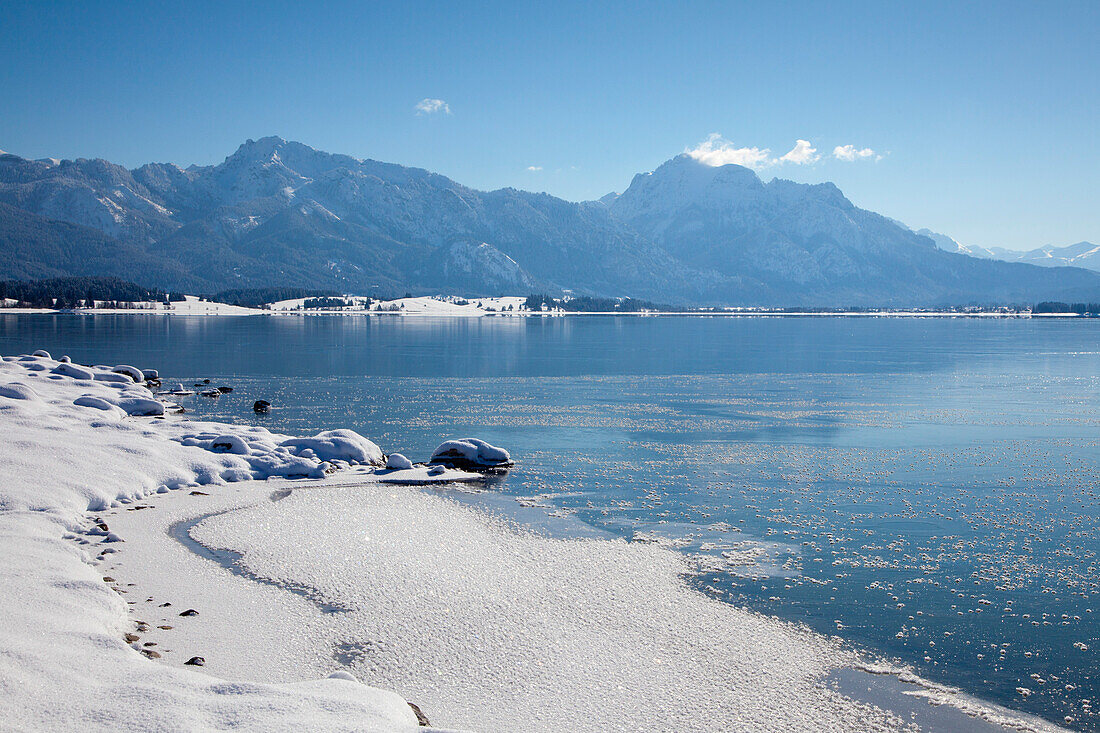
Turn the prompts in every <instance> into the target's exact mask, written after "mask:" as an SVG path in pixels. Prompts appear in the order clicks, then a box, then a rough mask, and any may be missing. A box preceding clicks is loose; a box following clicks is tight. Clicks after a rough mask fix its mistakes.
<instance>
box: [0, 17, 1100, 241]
mask: <svg viewBox="0 0 1100 733" xmlns="http://www.w3.org/2000/svg"><path fill="white" fill-rule="evenodd" d="M161 5H162V4H160V3H149V4H146V3H125V2H94V1H88V2H81V3H66V2H26V3H23V2H9V1H8V0H0V19H2V20H0V149H3V150H7V151H9V152H14V153H17V154H19V155H24V156H27V157H46V156H52V157H63V158H64V157H68V158H73V157H104V158H107V159H110V160H113V161H116V162H120V163H123V164H125V165H129V166H136V165H139V164H141V163H144V162H148V161H154V160H155V161H171V162H175V163H179V164H182V165H187V164H190V163H199V164H207V163H216V162H220V161H221V160H222V159H223V158H224V157H225V156H226V155H228V154H229V153H231V152H232V151H233V150H234V149H236V147H237V145H239V144H240V143H241V142H242V141H244V140H245V139H247V138H257V137H262V136H264V135H269V134H277V135H281V136H283V137H285V138H289V139H294V140H300V141H302V142H305V143H307V144H310V145H313V146H314V147H318V148H321V149H325V150H330V151H333V152H343V153H349V154H351V155H355V156H357V157H370V158H376V159H379V160H386V161H391V162H395V163H402V164H406V165H415V166H420V167H424V168H429V169H431V170H435V171H438V172H440V173H444V174H446V175H448V176H451V177H452V178H455V179H456V180H458V181H460V182H462V183H465V184H467V185H471V186H474V187H477V188H483V189H490V188H499V187H502V186H514V187H517V188H524V189H529V190H537V191H547V192H549V193H552V194H555V195H558V196H562V197H564V198H568V199H572V200H580V199H589V198H596V197H598V196H601V195H603V194H605V193H607V192H608V191H612V190H616V191H621V190H623V189H624V188H625V187H626V186H627V185H629V182H630V179H631V178H632V177H633V175H634V174H635V173H638V172H641V171H647V170H652V169H653V168H655V167H656V166H657V165H659V164H660V163H661V162H662V161H664V160H666V159H668V158H670V157H672V156H674V155H676V154H678V153H681V152H684V151H685V150H688V149H695V150H699V151H701V152H700V154H704V153H705V154H706V155H707V156H708V159H710V160H713V161H714V162H721V161H729V160H739V161H744V162H754V163H755V164H756V165H757V166H758V169H759V172H760V174H761V176H762V177H764V178H765V179H770V178H771V177H773V176H779V177H783V178H791V179H794V180H798V181H806V182H819V181H825V180H831V181H835V182H836V183H837V184H838V185H839V186H840V187H841V188H842V189H843V190H844V191H845V193H847V194H848V197H849V198H851V199H852V200H853V201H854V202H855V203H856V204H858V205H860V206H864V207H866V208H870V209H873V210H876V211H879V212H881V213H883V214H887V215H889V216H893V217H896V218H898V219H901V220H903V221H905V222H907V223H909V224H911V225H913V226H915V227H920V226H927V227H930V228H932V229H935V230H938V231H942V232H945V233H947V234H950V235H952V236H954V237H955V238H956V239H958V240H960V241H962V242H964V243H967V244H976V245H983V246H1007V247H1014V248H1025V247H1026V248H1030V247H1034V246H1039V245H1041V244H1046V243H1055V244H1069V243H1071V242H1076V241H1079V240H1082V239H1090V240H1092V241H1096V242H1100V173H1098V168H1100V140H1098V134H1097V130H1098V127H1100V125H1098V120H1100V84H1098V79H1100V44H1097V42H1096V38H1097V37H1098V36H1100V2H1095V0H1091V1H1087V2H1050V3H1039V2H1036V3H1015V2H989V3H985V2H970V3H936V2H912V3H904V2H873V3H839V2H831V3H824V2H819V3H799V2H778V1H777V2H758V3H752V4H747V3H746V4H740V3H692V2H673V3H647V2H637V3H629V4H626V3H624V4H621V5H616V6H610V5H609V6H607V7H601V6H602V5H604V4H601V3H590V2H582V3H573V2H555V3H539V4H527V3H517V2H508V3H478V4H476V5H475V4H473V3H469V4H467V3H456V2H439V3H435V2H423V3H417V2H407V3H361V2H332V3H328V4H326V6H325V7H313V4H310V3H301V2H293V3H281V2H267V3H262V4H261V3H256V4H246V3H236V2H226V1H225V0H222V1H221V2H216V3H205V2H199V3H190V4H186V6H185V4H182V3H177V4H171V5H169V4H163V5H164V7H160V6H161ZM423 100H440V102H439V103H434V102H430V101H429V102H428V103H427V104H426V105H424V106H425V107H426V108H428V109H422V110H418V109H417V105H418V104H419V103H421V102H422V101H423ZM443 103H445V106H444V104H443ZM715 135H717V136H718V137H714V136H715ZM799 140H803V141H806V143H807V144H803V145H799V144H798V143H797V141H799ZM700 145H703V146H704V147H702V148H700V147H699V146H700ZM845 146H852V147H851V148H846V147H845ZM838 147H840V148H841V151H840V156H841V158H848V157H850V158H852V160H842V159H840V158H838V157H837V155H836V154H835V153H836V149H837V148H838ZM809 148H813V149H814V151H816V152H813V153H810V152H809ZM753 149H756V151H757V152H755V153H754V152H752V151H753ZM764 150H767V151H769V152H768V153H762V152H761V151H764ZM867 150H870V151H873V152H870V153H864V154H863V155H860V154H858V153H859V152H863V151H867ZM791 151H794V155H793V156H788V160H785V161H784V160H781V158H782V157H783V156H784V155H787V154H788V153H789V152H791ZM799 161H801V162H799Z"/></svg>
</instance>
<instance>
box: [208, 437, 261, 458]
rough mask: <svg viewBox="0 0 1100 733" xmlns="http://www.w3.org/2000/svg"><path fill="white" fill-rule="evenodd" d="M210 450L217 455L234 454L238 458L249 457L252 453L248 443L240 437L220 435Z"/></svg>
mask: <svg viewBox="0 0 1100 733" xmlns="http://www.w3.org/2000/svg"><path fill="white" fill-rule="evenodd" d="M210 450H212V451H214V452H215V453H232V454H233V455H237V456H247V455H248V454H250V453H251V452H252V450H251V449H250V448H249V447H248V443H246V442H244V440H243V439H242V438H241V437H240V436H238V435H219V436H218V437H216V438H214V442H213V443H211V444H210Z"/></svg>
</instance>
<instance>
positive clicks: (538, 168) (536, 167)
mask: <svg viewBox="0 0 1100 733" xmlns="http://www.w3.org/2000/svg"><path fill="white" fill-rule="evenodd" d="M527 170H529V171H541V170H542V166H541V165H529V166H527Z"/></svg>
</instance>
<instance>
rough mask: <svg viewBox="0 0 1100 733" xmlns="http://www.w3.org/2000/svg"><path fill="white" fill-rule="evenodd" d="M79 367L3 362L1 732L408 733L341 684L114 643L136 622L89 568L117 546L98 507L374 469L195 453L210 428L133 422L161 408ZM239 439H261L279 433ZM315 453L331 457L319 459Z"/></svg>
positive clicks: (364, 450)
mask: <svg viewBox="0 0 1100 733" xmlns="http://www.w3.org/2000/svg"><path fill="white" fill-rule="evenodd" d="M80 369H81V368H80V367H76V366H75V365H67V364H62V363H59V362H58V361H55V360H53V359H51V358H49V357H47V356H38V357H34V356H24V357H4V359H3V361H0V435H2V436H3V449H2V450H0V476H2V477H3V479H2V483H0V547H2V548H3V554H4V559H5V562H4V563H3V567H2V569H0V578H2V582H3V586H4V593H0V619H2V620H3V623H2V624H0V690H2V691H3V694H2V695H0V715H2V718H0V720H2V723H0V727H4V728H7V729H17V730H154V729H156V730H195V729H224V728H246V729H255V730H276V729H279V730H285V729H288V728H292V727H303V728H306V729H311V730H315V729H321V728H324V729H352V728H354V729H358V730H369V731H391V730H413V729H415V728H416V727H417V721H416V717H415V715H414V714H413V713H412V710H411V708H410V707H409V706H408V705H407V704H406V703H405V701H404V700H403V699H402V698H401V697H399V696H398V695H396V694H394V693H392V692H389V691H385V690H380V689H376V688H372V687H368V686H366V685H362V684H358V683H356V682H353V681H349V680H347V679H312V680H308V679H307V680H296V681H293V682H287V683H285V684H275V685H272V684H257V683H254V682H242V681H231V680H223V679H218V678H216V677H212V676H210V675H208V674H203V673H200V672H197V671H192V669H178V668H175V667H172V666H169V665H165V664H162V663H160V662H158V661H154V660H153V659H150V658H148V657H147V656H146V655H143V654H141V653H139V651H138V649H143V648H144V649H147V650H148V651H155V650H154V649H150V648H145V647H141V646H140V644H139V642H138V641H136V640H135V641H134V642H133V645H131V644H130V643H128V642H127V640H126V638H125V636H124V635H125V634H127V633H135V634H136V635H140V631H139V628H140V626H139V625H138V623H137V622H136V621H135V619H134V618H133V617H132V616H131V615H130V614H129V613H128V608H127V604H126V602H125V600H124V597H123V596H122V595H120V594H118V593H116V592H115V591H114V590H112V589H111V587H110V586H109V584H108V583H107V582H105V581H104V575H105V574H104V573H103V572H101V570H100V565H102V563H103V559H104V558H109V557H110V555H111V554H113V552H114V550H115V549H116V548H117V547H119V546H121V545H122V544H124V543H123V542H118V541H116V540H118V539H120V538H119V537H118V535H117V534H116V533H114V532H113V531H112V530H110V529H109V528H108V529H107V530H104V529H102V528H99V527H98V526H97V525H96V524H95V522H94V517H95V516H96V514H95V513H96V512H99V511H102V510H105V509H108V508H110V507H112V506H115V507H118V506H125V505H129V504H133V503H134V502H137V501H140V500H141V499H143V498H146V497H149V496H153V495H155V494H156V493H157V492H158V491H161V492H168V491H171V490H173V489H177V490H189V489H190V488H197V487H198V486H199V485H204V484H229V483H232V482H235V481H237V480H242V479H252V478H254V477H260V476H263V475H265V474H266V475H279V474H284V475H293V474H302V473H314V474H315V475H323V474H324V471H325V470H326V469H327V468H328V467H329V466H331V465H333V464H329V466H325V465H324V464H325V461H324V460H322V458H325V457H328V458H332V459H333V460H340V459H341V458H338V457H337V455H338V454H339V455H340V456H341V457H342V459H343V460H358V459H363V458H371V457H372V456H371V453H372V450H377V446H373V443H370V442H369V441H365V440H363V439H362V438H358V439H356V438H355V437H352V436H347V435H337V436H329V438H325V437H322V438H321V439H320V443H315V444H313V446H314V447H321V448H322V450H321V451H316V450H315V451H312V456H311V453H310V452H307V451H308V448H301V449H297V450H294V449H293V448H284V450H282V451H278V450H275V449H272V450H271V451H270V452H267V453H264V452H262V451H260V450H256V451H253V454H252V455H235V454H231V453H224V454H221V453H215V452H211V451H209V450H205V449H203V448H202V447H200V446H199V445H197V444H194V442H195V441H196V440H198V439H201V438H200V437H199V436H201V435H203V434H204V433H205V432H207V430H208V428H209V427H210V426H204V425H202V424H196V423H191V422H189V421H182V420H180V421H176V420H167V419H158V418H157V417H156V416H143V417H138V416H136V414H138V413H146V414H149V415H155V414H156V413H158V412H159V410H157V409H155V408H152V407H151V405H150V403H156V404H160V403H159V402H157V401H156V400H154V399H153V398H152V394H151V393H150V392H149V391H148V390H147V389H146V388H145V387H143V386H141V385H138V384H136V383H134V381H133V380H132V379H131V378H129V377H125V375H120V374H118V373H116V372H114V371H113V370H111V369H92V370H88V371H90V372H91V374H92V377H93V378H92V379H82V378H74V377H73V376H69V375H70V374H74V373H75V374H76V375H77V377H80V376H86V375H82V374H80V373H79V370H80ZM59 370H60V371H59ZM84 398H92V399H84ZM76 401H82V402H84V403H86V405H89V406H81V405H76V404H74V402H76ZM128 412H132V413H135V416H131V415H130V414H128ZM214 432H216V433H217V432H221V429H220V428H219V429H217V430H215V431H214ZM236 432H237V433H238V434H240V435H242V436H244V437H245V438H248V439H254V440H256V441H263V442H267V443H269V444H276V443H278V442H281V438H282V436H274V435H270V434H268V435H266V436H265V435H262V434H261V433H256V432H252V433H248V432H245V431H242V430H240V429H238V430H237V431H236ZM332 438H335V440H333V439H332ZM188 443H191V444H188ZM372 446H373V449H372ZM325 449H329V450H333V449H334V450H335V453H332V454H331V455H327V456H318V455H317V454H318V453H324V450H325ZM303 453H305V455H302V454H303ZM379 455H380V454H379ZM161 571H162V572H163V573H164V574H165V575H166V576H170V575H171V574H172V572H173V569H172V568H170V567H162V568H161ZM181 610H183V609H181ZM181 620H182V619H181Z"/></svg>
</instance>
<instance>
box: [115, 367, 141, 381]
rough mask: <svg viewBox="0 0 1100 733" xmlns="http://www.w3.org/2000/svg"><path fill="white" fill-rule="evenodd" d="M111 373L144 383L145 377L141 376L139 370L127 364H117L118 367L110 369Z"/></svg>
mask: <svg viewBox="0 0 1100 733" xmlns="http://www.w3.org/2000/svg"><path fill="white" fill-rule="evenodd" d="M111 371H112V372H114V373H115V374H123V375H125V376H127V377H129V378H130V379H131V380H133V381H135V382H144V381H145V375H144V374H142V372H141V370H140V369H137V368H135V367H132V366H130V365H128V364H119V365H118V366H116V367H114V368H113V369H111Z"/></svg>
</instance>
